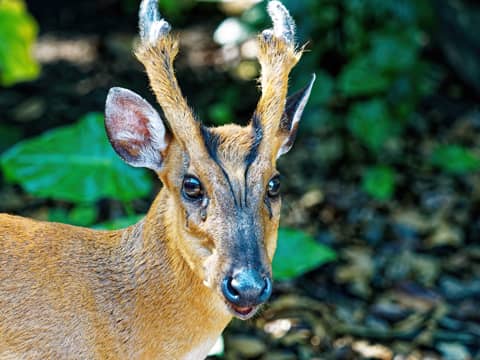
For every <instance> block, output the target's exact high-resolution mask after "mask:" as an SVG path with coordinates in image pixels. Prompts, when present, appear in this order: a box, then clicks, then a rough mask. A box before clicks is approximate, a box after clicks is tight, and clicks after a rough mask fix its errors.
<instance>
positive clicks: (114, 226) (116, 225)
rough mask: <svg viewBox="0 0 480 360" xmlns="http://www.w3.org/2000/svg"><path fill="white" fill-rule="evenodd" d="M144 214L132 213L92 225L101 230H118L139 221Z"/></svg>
mask: <svg viewBox="0 0 480 360" xmlns="http://www.w3.org/2000/svg"><path fill="white" fill-rule="evenodd" d="M143 217H145V215H141V214H140V215H132V216H126V217H121V218H118V219H114V220H111V221H106V222H103V223H100V224H97V225H95V226H94V228H95V229H101V230H118V229H124V228H126V227H129V226H130V225H133V224H136V223H137V222H139V221H140V220H141V219H142V218H143Z"/></svg>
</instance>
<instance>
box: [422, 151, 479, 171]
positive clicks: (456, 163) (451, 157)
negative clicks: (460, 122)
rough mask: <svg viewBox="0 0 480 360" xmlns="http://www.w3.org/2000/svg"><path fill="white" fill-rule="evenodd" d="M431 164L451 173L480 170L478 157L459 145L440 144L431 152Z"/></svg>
mask: <svg viewBox="0 0 480 360" xmlns="http://www.w3.org/2000/svg"><path fill="white" fill-rule="evenodd" d="M430 161H431V163H432V164H433V165H435V166H438V167H439V168H440V169H442V170H443V171H445V172H447V173H451V174H458V175H462V174H466V173H469V172H472V171H478V170H480V157H479V156H478V155H477V154H475V153H474V152H472V151H471V150H469V149H467V148H465V147H463V146H460V145H440V146H438V147H437V148H436V149H435V150H434V151H433V153H432V155H431V158H430Z"/></svg>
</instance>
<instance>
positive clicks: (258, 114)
mask: <svg viewBox="0 0 480 360" xmlns="http://www.w3.org/2000/svg"><path fill="white" fill-rule="evenodd" d="M267 10H268V14H269V15H270V17H271V19H272V22H273V29H267V30H264V31H263V32H262V34H261V35H260V36H259V43H260V46H259V54H258V60H259V62H260V65H261V68H262V71H261V77H260V84H261V89H262V95H261V97H260V101H259V102H258V105H257V108H256V110H255V115H254V122H253V125H254V126H255V121H259V124H257V126H258V125H260V126H262V128H263V141H262V144H263V146H264V147H267V148H268V150H269V152H271V154H274V156H276V154H277V153H278V151H277V149H275V148H273V149H272V147H273V146H277V147H278V146H279V145H278V143H277V142H275V141H272V140H271V139H272V138H273V137H275V136H276V135H277V133H278V131H279V128H280V122H281V120H282V117H283V113H284V109H285V101H286V97H287V87H288V76H289V74H290V71H291V70H292V68H293V67H294V66H295V65H296V64H297V62H298V61H299V60H300V57H301V55H302V49H300V50H297V49H296V45H295V22H294V21H293V19H292V17H291V16H290V14H289V12H288V10H287V9H286V8H285V6H283V5H282V3H281V2H279V1H275V0H274V1H270V2H269V3H268V7H267Z"/></svg>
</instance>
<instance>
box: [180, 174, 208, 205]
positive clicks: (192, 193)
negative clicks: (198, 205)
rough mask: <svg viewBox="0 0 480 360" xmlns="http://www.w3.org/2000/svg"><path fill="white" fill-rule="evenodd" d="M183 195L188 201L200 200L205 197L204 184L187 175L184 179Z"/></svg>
mask: <svg viewBox="0 0 480 360" xmlns="http://www.w3.org/2000/svg"><path fill="white" fill-rule="evenodd" d="M182 193H183V195H184V196H185V198H187V199H188V200H200V199H201V198H203V195H204V191H203V187H202V183H201V182H200V180H198V179H197V178H196V177H195V176H192V175H186V176H185V178H184V179H183V184H182Z"/></svg>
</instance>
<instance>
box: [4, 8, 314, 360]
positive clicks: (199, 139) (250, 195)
mask: <svg viewBox="0 0 480 360" xmlns="http://www.w3.org/2000/svg"><path fill="white" fill-rule="evenodd" d="M267 10H268V13H269V15H270V17H271V19H272V22H273V27H272V28H271V29H267V30H264V31H263V32H262V33H261V34H260V35H259V36H258V44H259V46H258V60H259V62H260V66H261V74H260V78H259V82H260V87H261V95H260V100H259V102H258V104H257V106H256V109H255V110H254V113H253V115H252V118H251V119H250V121H249V122H248V125H246V126H240V125H236V124H227V125H223V126H219V127H207V126H205V125H203V124H202V123H201V122H200V121H199V120H197V118H196V117H195V116H194V113H193V111H192V110H191V108H190V107H189V105H188V104H187V102H186V100H185V98H184V97H183V95H182V92H181V90H180V87H179V85H178V82H177V80H176V76H175V72H174V66H173V63H174V59H175V57H176V55H177V53H178V49H179V42H178V39H177V37H176V36H174V35H172V34H171V26H170V24H169V23H168V22H167V21H166V20H164V19H163V18H162V17H161V15H160V13H159V10H158V4H157V0H143V1H142V2H141V4H140V10H139V29H140V41H139V43H138V45H137V46H136V49H135V54H136V57H137V58H138V59H139V61H140V62H141V63H142V64H143V65H144V66H145V69H146V72H147V75H148V78H149V81H150V85H151V88H152V89H153V92H154V94H155V95H156V99H157V100H158V103H159V105H160V107H161V109H162V111H163V115H162V116H161V115H159V112H157V111H156V110H155V109H154V107H153V106H152V105H150V104H149V103H148V102H147V101H146V100H144V99H143V98H142V97H141V96H140V95H137V94H136V93H134V92H132V91H130V90H127V89H124V88H119V87H114V88H112V89H110V91H109V93H108V95H107V98H106V105H105V128H106V133H107V136H108V139H109V141H110V143H111V145H112V146H113V148H114V149H115V151H116V152H117V153H118V155H119V156H120V157H121V158H122V159H123V160H124V161H125V162H127V163H128V164H130V165H131V166H134V167H144V168H148V169H151V170H153V171H154V172H155V173H156V174H157V176H158V178H159V179H160V180H161V182H162V184H163V186H162V188H161V189H160V191H159V193H158V194H157V196H156V198H155V199H154V201H153V203H152V205H151V207H150V209H149V210H148V212H147V214H146V216H145V217H144V218H143V219H142V220H140V221H139V222H138V223H136V224H134V225H132V226H130V227H127V228H125V229H121V230H116V231H102V230H92V229H87V228H81V227H75V226H71V225H66V224H60V223H50V222H42V221H37V220H32V219H27V218H24V217H20V216H14V215H8V214H2V215H0V229H1V231H0V309H1V311H0V358H1V359H192V360H198V359H203V358H205V357H206V356H207V354H208V352H209V350H210V349H211V347H212V346H213V345H214V343H215V341H216V340H217V339H218V337H219V336H220V335H221V333H222V331H223V330H224V329H225V327H226V326H227V325H228V323H229V322H230V321H231V320H232V319H233V318H234V317H236V318H239V319H241V320H246V319H249V318H251V317H252V316H253V315H254V314H255V313H256V312H257V311H258V309H259V308H260V307H261V306H262V304H264V303H265V302H266V301H267V300H268V299H269V297H270V295H271V293H272V266H271V264H272V259H273V256H274V253H275V248H276V243H277V232H278V226H279V217H280V205H281V199H280V178H279V172H278V170H277V169H276V162H277V159H278V158H279V157H280V156H281V155H284V154H285V153H287V152H288V151H289V150H290V149H291V147H292V145H293V142H294V140H295V137H296V133H297V129H298V124H299V120H300V118H301V116H302V113H303V111H304V108H305V105H306V103H307V101H308V98H309V96H310V93H311V90H312V86H313V83H314V80H315V75H312V79H311V81H310V82H309V83H308V85H307V86H306V87H305V88H303V89H301V90H300V91H298V92H296V93H294V94H293V95H291V96H287V87H288V78H289V73H290V71H291V70H292V68H293V67H294V66H295V65H296V64H297V62H298V61H299V60H300V57H301V55H302V52H303V48H299V47H298V46H297V45H296V43H295V23H294V21H293V19H292V17H291V16H290V14H289V12H288V10H287V9H286V8H285V7H284V6H283V4H282V3H281V2H279V1H276V0H273V1H270V2H269V3H268V5H267Z"/></svg>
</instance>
